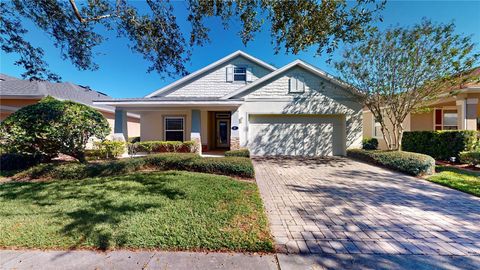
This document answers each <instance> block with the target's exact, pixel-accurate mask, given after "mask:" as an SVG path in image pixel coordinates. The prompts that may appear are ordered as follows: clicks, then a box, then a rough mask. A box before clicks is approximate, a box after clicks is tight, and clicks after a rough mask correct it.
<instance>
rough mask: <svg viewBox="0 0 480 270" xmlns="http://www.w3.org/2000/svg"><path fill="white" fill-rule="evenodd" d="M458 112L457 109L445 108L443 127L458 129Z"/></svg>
mask: <svg viewBox="0 0 480 270" xmlns="http://www.w3.org/2000/svg"><path fill="white" fill-rule="evenodd" d="M457 119H458V113H457V110H443V129H444V130H457V129H458V122H457Z"/></svg>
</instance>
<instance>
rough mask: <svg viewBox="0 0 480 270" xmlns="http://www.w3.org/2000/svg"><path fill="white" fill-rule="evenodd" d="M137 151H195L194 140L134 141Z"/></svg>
mask: <svg viewBox="0 0 480 270" xmlns="http://www.w3.org/2000/svg"><path fill="white" fill-rule="evenodd" d="M133 147H134V148H135V150H134V151H135V152H147V153H149V154H150V153H166V152H174V153H177V152H180V153H193V152H195V142H194V141H185V142H180V141H145V142H138V143H134V144H133Z"/></svg>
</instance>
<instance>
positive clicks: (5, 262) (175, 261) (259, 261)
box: [0, 250, 278, 270]
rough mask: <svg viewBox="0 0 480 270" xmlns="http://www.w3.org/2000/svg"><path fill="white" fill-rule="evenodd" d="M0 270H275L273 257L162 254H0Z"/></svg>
mask: <svg viewBox="0 0 480 270" xmlns="http://www.w3.org/2000/svg"><path fill="white" fill-rule="evenodd" d="M0 269H2V270H7V269H15V270H24V269H34V270H48V269H56V270H57V269H69V270H70V269H71V270H73V269H82V270H84V269H85V270H87V269H92V270H97V269H99V270H100V269H119V270H121V269H125V270H127V269H128V270H133V269H162V270H168V269H175V270H177V269H178V270H183V269H185V270H193V269H239V270H240V269H242V270H243V269H266V270H277V269H278V265H277V259H276V257H275V255H273V254H268V255H258V254H242V253H203V252H164V251H138V252H136V251H125V250H122V251H110V252H96V251H40V250H0Z"/></svg>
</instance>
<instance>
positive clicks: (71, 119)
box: [0, 96, 110, 162]
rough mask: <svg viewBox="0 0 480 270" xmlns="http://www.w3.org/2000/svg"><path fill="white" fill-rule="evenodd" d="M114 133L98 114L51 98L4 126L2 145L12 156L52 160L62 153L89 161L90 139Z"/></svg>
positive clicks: (1, 125) (0, 130)
mask: <svg viewBox="0 0 480 270" xmlns="http://www.w3.org/2000/svg"><path fill="white" fill-rule="evenodd" d="M109 132H110V127H109V125H108V122H107V120H106V119H105V117H103V115H102V114H101V113H99V112H98V111H97V110H95V109H93V108H91V107H89V106H86V105H83V104H79V103H76V102H73V101H60V100H56V99H54V98H52V97H50V96H48V97H46V98H43V99H42V100H40V101H39V102H38V103H36V104H33V105H29V106H25V107H23V108H21V109H20V110H18V111H16V112H15V113H13V114H11V115H10V116H8V117H7V118H6V119H5V120H4V121H3V122H2V123H0V134H1V136H2V138H1V142H2V144H4V147H5V150H6V151H7V152H8V153H19V154H28V155H33V156H41V157H45V158H47V159H48V158H52V157H55V156H57V155H58V154H59V153H62V154H66V155H69V156H72V157H75V158H76V159H78V160H79V161H81V162H84V161H85V146H86V144H87V142H88V139H89V138H91V137H96V138H98V139H104V138H105V136H107V135H108V133H109Z"/></svg>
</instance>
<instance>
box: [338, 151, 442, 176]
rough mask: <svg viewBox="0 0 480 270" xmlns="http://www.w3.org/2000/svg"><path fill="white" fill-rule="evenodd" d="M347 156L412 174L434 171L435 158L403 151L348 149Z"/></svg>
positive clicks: (424, 173)
mask: <svg viewBox="0 0 480 270" xmlns="http://www.w3.org/2000/svg"><path fill="white" fill-rule="evenodd" d="M347 156H349V157H351V158H355V159H359V160H362V161H366V162H369V163H373V164H376V165H380V166H383V167H386V168H389V169H392V170H396V171H400V172H404V173H407V174H410V175H413V176H421V175H429V174H433V173H434V172H435V160H434V159H433V158H432V157H430V156H427V155H424V154H418V153H412V152H405V151H383V150H368V151H367V150H363V149H349V150H347Z"/></svg>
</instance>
